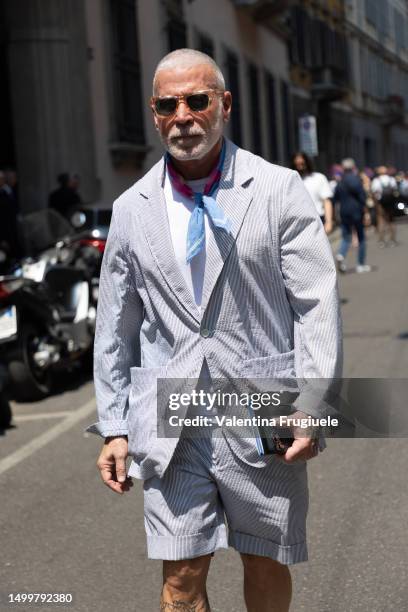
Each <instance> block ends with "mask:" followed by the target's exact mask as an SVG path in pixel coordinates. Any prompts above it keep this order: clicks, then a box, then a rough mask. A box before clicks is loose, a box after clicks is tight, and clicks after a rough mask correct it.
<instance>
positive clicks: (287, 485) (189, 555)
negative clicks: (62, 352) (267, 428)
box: [87, 49, 342, 612]
mask: <svg viewBox="0 0 408 612" xmlns="http://www.w3.org/2000/svg"><path fill="white" fill-rule="evenodd" d="M150 104H151V109H152V113H153V120H154V124H155V127H156V129H157V131H158V134H159V136H160V138H161V141H162V143H163V147H164V149H165V155H164V156H163V158H162V159H161V160H160V161H159V162H158V163H157V164H156V165H155V166H154V167H153V168H152V169H151V170H150V171H149V172H148V173H147V174H146V175H145V176H144V177H142V178H141V179H140V180H139V181H138V182H137V183H136V184H135V185H133V186H132V187H131V188H130V189H129V190H127V191H126V192H125V193H124V194H122V195H121V196H120V197H119V198H118V200H117V201H116V202H115V204H114V207H113V215H112V223H111V227H110V232H109V237H108V241H107V245H106V249H105V254H104V259H103V265H102V271H101V279H100V292H99V304H98V316H97V327H96V336H95V366H94V368H95V369H94V375H95V387H96V397H97V406H98V417H99V420H98V422H97V423H94V424H93V425H91V426H89V427H88V428H87V431H90V432H93V433H97V434H99V435H101V436H102V437H103V438H105V442H104V445H103V448H102V451H101V453H100V456H99V459H98V462H97V465H98V468H99V470H100V473H101V477H102V480H103V482H104V483H105V484H106V485H107V486H108V487H109V488H110V489H111V490H113V491H115V492H116V493H119V494H122V493H124V492H126V491H129V490H130V487H131V486H132V480H131V477H132V476H133V477H135V478H138V479H141V480H143V488H144V512H145V529H146V534H147V549H148V556H149V558H152V559H162V560H163V589H162V593H161V600H160V610H163V611H166V612H168V611H173V610H178V611H184V612H193V611H195V612H199V611H200V612H203V611H205V612H208V611H209V610H210V604H209V602H208V597H207V592H206V580H207V574H208V570H209V567H210V562H211V557H212V555H213V554H214V552H215V551H216V550H217V549H219V548H226V547H228V545H229V546H232V547H233V548H234V549H235V550H237V551H238V552H239V554H240V556H241V559H242V562H243V567H244V596H245V602H246V606H247V610H248V611H250V612H271V611H274V612H286V611H287V610H289V605H290V600H291V575H290V572H289V569H288V566H289V565H290V564H293V563H298V562H301V561H306V560H307V546H306V514H307V508H308V488H307V471H306V463H307V461H308V460H309V459H311V458H313V457H315V456H316V455H317V454H318V451H319V450H322V448H323V445H322V444H320V445H319V441H318V440H317V438H316V436H315V435H314V432H311V431H309V432H308V434H307V435H306V436H305V435H301V434H299V432H297V431H296V430H295V431H294V432H293V434H294V435H293V438H294V440H293V443H292V445H291V446H290V447H289V448H288V449H287V450H286V452H285V454H283V455H282V456H279V455H276V454H273V455H263V454H262V452H260V449H259V446H257V444H256V441H255V439H253V438H244V437H243V436H241V437H240V436H239V435H238V436H236V435H235V434H233V432H231V434H230V435H227V433H226V432H225V431H224V429H222V431H216V428H214V429H213V430H211V432H210V434H209V435H207V436H203V437H188V436H185V435H183V432H182V433H181V435H180V436H179V437H177V436H176V437H171V436H169V437H163V436H159V435H158V426H159V423H158V419H157V415H158V412H157V402H158V398H159V394H158V393H157V381H158V380H159V379H173V380H174V379H185V380H187V379H188V380H190V379H193V380H197V379H198V380H199V382H201V383H202V384H203V385H204V387H205V385H206V382H208V381H212V380H215V379H229V378H239V379H245V378H246V377H251V378H252V377H253V378H257V377H263V378H267V379H272V378H278V377H279V376H281V377H285V378H291V379H292V380H293V379H294V378H295V377H296V376H304V377H316V378H325V379H331V378H336V377H339V376H340V372H341V355H342V352H341V328H340V315H339V302H338V295H337V286H336V270H335V266H334V262H333V257H332V254H331V250H330V246H329V243H328V241H327V238H326V235H325V232H324V228H323V225H322V224H321V221H320V219H319V217H318V215H317V212H316V208H315V206H314V204H313V202H312V201H311V199H310V197H309V195H308V193H307V191H306V190H305V188H304V186H303V184H302V181H301V179H300V177H299V175H298V174H297V173H296V172H294V171H292V170H289V169H286V168H281V167H279V166H276V165H273V164H269V163H268V162H266V161H265V160H263V159H262V158H260V157H257V156H255V155H252V154H251V153H249V152H248V151H244V150H243V149H240V148H238V147H237V146H235V145H234V144H233V143H232V142H231V141H229V140H228V139H227V138H225V137H224V136H223V131H224V127H225V124H226V123H227V122H228V120H229V118H230V114H231V108H232V97H231V93H230V92H229V91H228V90H226V87H225V83H224V77H223V75H222V73H221V71H220V69H219V67H218V66H217V65H216V64H215V62H214V61H213V60H212V59H211V58H210V57H209V56H207V55H205V54H203V53H201V52H199V51H194V50H191V49H180V50H178V51H174V52H173V53H170V54H169V55H167V56H166V57H164V58H163V59H162V60H161V62H160V63H159V65H158V66H157V69H156V72H155V75H154V81H153V96H152V98H151V102H150ZM293 406H294V409H295V410H297V412H295V414H298V416H302V415H303V416H304V417H306V416H307V415H311V416H314V417H318V416H320V414H319V411H318V409H317V407H316V406H315V405H314V404H313V401H310V398H308V396H307V394H306V393H304V392H303V391H302V392H300V394H299V397H298V399H297V400H296V402H295V403H294V405H293ZM179 412H180V414H179V416H180V417H182V416H183V414H184V413H182V412H181V408H180V410H179ZM183 431H184V430H183ZM128 456H130V457H131V458H132V463H131V465H130V467H129V469H128V473H126V458H127V457H128ZM227 526H228V532H227ZM218 606H219V608H220V609H222V603H220V604H218ZM136 607H137V606H136ZM217 609H218V608H217Z"/></svg>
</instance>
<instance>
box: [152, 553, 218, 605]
mask: <svg viewBox="0 0 408 612" xmlns="http://www.w3.org/2000/svg"><path fill="white" fill-rule="evenodd" d="M210 561H211V556H210V555H205V556H203V557H197V558H196V559H183V560H181V561H163V584H165V585H166V587H167V588H168V589H170V590H171V591H173V592H178V593H185V594H187V595H195V594H198V593H200V592H202V591H203V590H205V584H206V581H207V574H208V569H209V565H210Z"/></svg>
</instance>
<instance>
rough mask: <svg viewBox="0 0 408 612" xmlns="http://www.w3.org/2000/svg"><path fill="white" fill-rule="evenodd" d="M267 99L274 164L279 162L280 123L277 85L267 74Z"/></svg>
mask: <svg viewBox="0 0 408 612" xmlns="http://www.w3.org/2000/svg"><path fill="white" fill-rule="evenodd" d="M265 98H266V109H267V120H268V141H269V142H268V145H269V156H270V160H271V161H273V162H277V161H278V157H279V154H278V130H277V126H278V121H277V116H276V84H275V79H274V78H273V76H272V75H271V74H270V73H269V72H266V73H265Z"/></svg>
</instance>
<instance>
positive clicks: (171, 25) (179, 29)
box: [167, 17, 187, 51]
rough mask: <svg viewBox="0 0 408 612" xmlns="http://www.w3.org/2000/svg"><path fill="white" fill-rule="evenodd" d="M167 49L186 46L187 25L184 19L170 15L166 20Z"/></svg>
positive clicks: (171, 49) (173, 49)
mask: <svg viewBox="0 0 408 612" xmlns="http://www.w3.org/2000/svg"><path fill="white" fill-rule="evenodd" d="M167 38H168V43H169V51H175V50H176V49H185V48H186V47H187V26H186V24H185V23H184V21H181V20H179V19H175V18H174V17H171V18H170V19H169V21H168V22H167Z"/></svg>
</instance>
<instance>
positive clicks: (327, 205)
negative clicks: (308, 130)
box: [292, 151, 333, 234]
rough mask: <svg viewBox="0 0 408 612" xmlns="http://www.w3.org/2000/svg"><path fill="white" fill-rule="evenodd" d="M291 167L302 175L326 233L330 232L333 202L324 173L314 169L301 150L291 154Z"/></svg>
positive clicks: (331, 228) (308, 158)
mask: <svg viewBox="0 0 408 612" xmlns="http://www.w3.org/2000/svg"><path fill="white" fill-rule="evenodd" d="M292 168H293V170H297V171H298V172H299V174H300V176H301V177H302V181H303V184H304V186H305V187H306V190H307V191H308V193H309V195H310V197H311V198H312V200H313V203H314V205H315V206H316V210H317V213H318V215H319V217H320V219H321V220H322V223H323V225H324V229H325V231H326V234H330V232H331V231H332V230H333V204H332V203H331V200H330V198H332V197H333V192H332V190H331V188H330V185H329V181H328V180H327V178H326V177H325V175H324V174H322V173H321V172H315V171H314V169H313V163H312V160H311V159H310V157H309V156H308V155H306V153H304V152H303V151H299V152H297V153H295V154H294V155H293V157H292Z"/></svg>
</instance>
